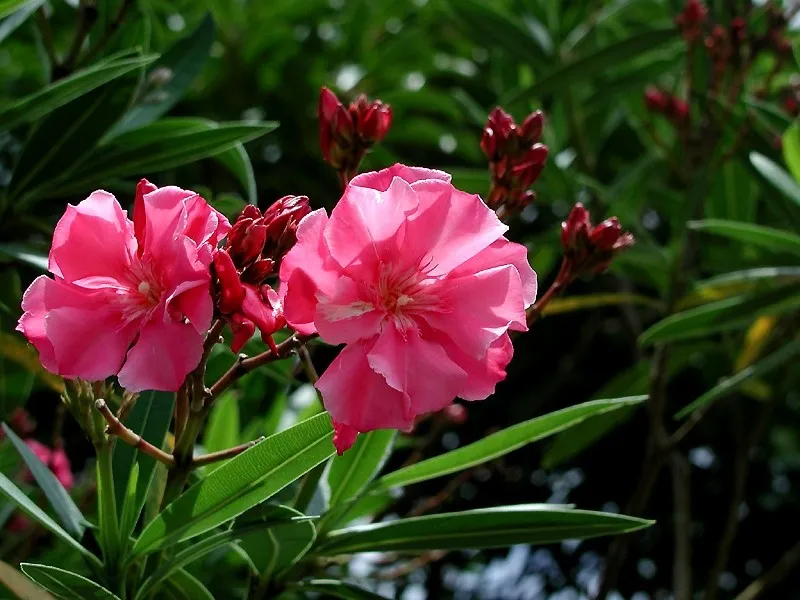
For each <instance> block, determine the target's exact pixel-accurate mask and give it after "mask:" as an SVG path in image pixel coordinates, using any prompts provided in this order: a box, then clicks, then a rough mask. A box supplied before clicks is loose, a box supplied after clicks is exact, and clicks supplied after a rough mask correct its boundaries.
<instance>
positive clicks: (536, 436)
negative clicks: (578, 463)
mask: <svg viewBox="0 0 800 600" xmlns="http://www.w3.org/2000/svg"><path fill="white" fill-rule="evenodd" d="M645 399H646V396H633V397H630V398H617V399H616V400H595V401H593V402H585V403H583V404H578V405H576V406H570V407H568V408H564V409H561V410H558V411H556V412H552V413H550V414H547V415H543V416H541V417H536V418H535V419H530V420H529V421H524V422H522V423H518V424H516V425H512V426H511V427H508V428H507V429H503V430H502V431H498V432H497V433H493V434H492V435H490V436H487V437H485V438H483V439H482V440H479V441H477V442H474V443H472V444H469V445H468V446H464V447H463V448H458V449H457V450H452V451H451V452H447V453H446V454H441V455H439V456H435V457H433V458H429V459H427V460H423V461H421V462H418V463H416V464H414V465H410V466H408V467H404V468H402V469H398V470H397V471H394V472H392V473H389V474H388V475H384V476H383V477H381V478H380V479H379V480H378V481H377V482H375V486H374V487H375V488H377V489H387V488H391V487H400V486H406V485H410V484H412V483H417V482H419V481H425V480H428V479H433V478H435V477H441V476H442V475H448V474H450V473H455V472H456V471H462V470H463V469H468V468H469V467H473V466H475V465H479V464H481V463H485V462H487V461H490V460H493V459H495V458H498V457H500V456H504V455H506V454H508V453H509V452H512V451H514V450H517V449H518V448H521V447H523V446H525V445H526V444H530V443H532V442H535V441H537V440H540V439H542V438H545V437H547V436H550V435H553V434H554V433H558V432H560V431H564V430H565V429H567V428H569V427H572V426H574V425H577V424H578V423H581V422H582V421H583V420H584V419H586V418H587V417H590V416H592V415H598V414H602V413H605V412H609V411H614V410H619V409H620V408H623V407H625V406H630V405H632V404H637V403H639V402H642V401H643V400H645Z"/></svg>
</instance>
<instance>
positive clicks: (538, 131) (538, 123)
mask: <svg viewBox="0 0 800 600" xmlns="http://www.w3.org/2000/svg"><path fill="white" fill-rule="evenodd" d="M543 128H544V114H542V111H540V110H537V111H534V112H532V113H531V114H529V115H528V116H527V117H526V118H525V120H524V121H523V122H522V129H521V131H520V135H521V136H522V139H523V140H525V142H528V143H530V142H538V141H539V138H541V137H542V129H543Z"/></svg>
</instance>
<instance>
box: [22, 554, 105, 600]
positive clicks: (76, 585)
mask: <svg viewBox="0 0 800 600" xmlns="http://www.w3.org/2000/svg"><path fill="white" fill-rule="evenodd" d="M19 568H20V569H22V572H23V573H25V575H27V576H28V577H30V578H31V579H33V580H34V581H35V582H36V583H38V584H39V585H40V586H42V587H43V588H45V589H47V590H50V591H51V592H52V593H54V594H55V595H56V596H58V597H59V598H62V600H86V599H87V598H91V599H92V600H119V597H118V596H115V595H114V594H112V593H111V592H109V591H108V590H107V589H106V588H104V587H103V586H101V585H97V584H96V583H94V582H93V581H91V580H89V579H86V577H83V576H82V575H78V574H77V573H72V572H71V571H65V570H64V569H59V568H57V567H51V566H50V565H36V564H32V563H22V564H20V566H19Z"/></svg>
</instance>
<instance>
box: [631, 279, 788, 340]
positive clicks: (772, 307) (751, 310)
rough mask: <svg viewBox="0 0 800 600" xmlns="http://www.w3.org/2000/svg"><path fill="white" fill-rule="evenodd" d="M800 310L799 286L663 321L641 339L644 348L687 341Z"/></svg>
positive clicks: (746, 296) (742, 296) (715, 304)
mask: <svg viewBox="0 0 800 600" xmlns="http://www.w3.org/2000/svg"><path fill="white" fill-rule="evenodd" d="M797 306H800V284H797V283H793V284H788V285H784V286H781V287H779V288H777V289H769V290H767V291H761V290H758V291H755V292H752V293H749V294H740V295H738V296H733V297H731V298H725V299H724V300H720V301H719V302H712V303H710V304H705V305H703V306H699V307H697V308H693V309H690V310H686V311H683V312H679V313H676V314H674V315H670V316H669V317H667V318H666V319H662V320H661V321H659V322H658V323H656V324H655V325H653V326H652V327H650V329H648V330H647V331H645V332H644V333H643V334H642V335H641V336H640V338H639V343H640V344H641V345H643V346H650V345H652V344H656V343H664V342H672V341H676V340H687V339H693V338H698V337H703V336H706V335H710V334H712V333H717V332H720V331H727V330H730V329H737V328H741V327H744V326H745V325H747V324H748V323H750V322H751V321H752V320H753V319H755V318H756V317H758V316H761V315H768V314H779V313H782V312H785V311H787V310H792V309H794V308H796V307H797Z"/></svg>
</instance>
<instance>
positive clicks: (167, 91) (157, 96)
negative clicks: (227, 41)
mask: <svg viewBox="0 0 800 600" xmlns="http://www.w3.org/2000/svg"><path fill="white" fill-rule="evenodd" d="M213 41H214V20H213V19H212V18H211V15H210V14H209V15H206V17H205V18H204V19H203V20H202V21H201V22H200V25H198V26H197V29H195V30H194V31H193V32H192V33H190V34H189V35H188V36H186V37H185V38H183V39H181V40H179V41H178V42H177V43H176V44H175V45H174V46H172V47H171V48H170V49H169V50H167V51H166V52H165V53H164V54H163V55H162V56H161V58H159V59H158V61H156V62H155V63H154V64H153V65H151V67H150V69H149V70H148V76H147V80H148V83H149V84H150V88H149V90H148V92H147V93H146V94H144V97H143V98H142V99H141V101H140V102H139V103H138V104H137V105H136V106H134V107H133V108H131V110H129V111H128V113H127V114H126V115H125V117H123V119H122V120H121V121H120V123H119V124H118V125H117V126H116V127H115V128H114V131H113V132H112V133H111V137H115V136H117V135H119V134H120V133H123V132H125V131H129V130H131V129H137V128H139V127H143V126H145V125H149V124H150V123H152V122H153V121H155V120H157V119H158V118H159V117H161V116H162V115H164V114H166V113H167V112H169V110H170V109H171V108H172V107H173V106H175V104H177V103H178V101H179V100H180V99H181V98H182V97H183V95H184V94H185V93H186V91H187V90H188V89H189V86H190V85H191V84H192V82H193V81H194V80H195V79H196V78H197V76H198V75H199V74H200V72H201V71H202V69H203V65H204V64H205V62H206V59H208V55H209V52H211V44H212V43H213ZM154 74H155V76H156V77H157V76H158V75H161V76H163V77H166V78H167V81H166V82H159V81H157V80H156V81H154Z"/></svg>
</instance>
